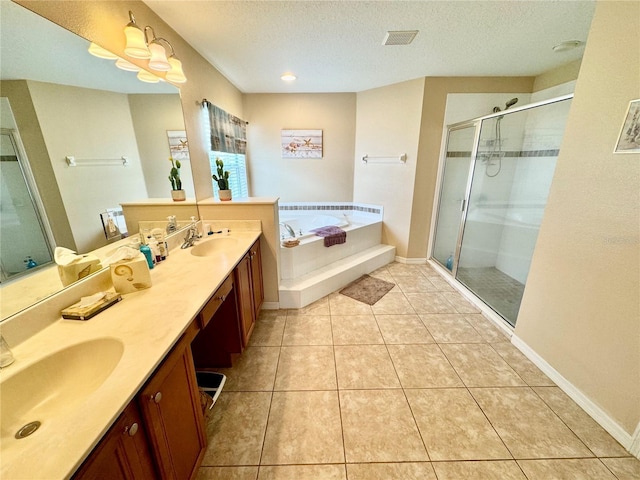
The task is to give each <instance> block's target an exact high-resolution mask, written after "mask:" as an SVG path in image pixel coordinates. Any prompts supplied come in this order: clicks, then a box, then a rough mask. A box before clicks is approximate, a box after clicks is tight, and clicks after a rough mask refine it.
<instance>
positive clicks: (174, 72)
mask: <svg viewBox="0 0 640 480" xmlns="http://www.w3.org/2000/svg"><path fill="white" fill-rule="evenodd" d="M169 65H171V70H170V71H169V72H167V74H166V75H165V77H164V78H165V79H167V80H168V81H170V82H173V83H185V82H186V81H187V77H185V75H184V71H183V70H182V62H181V61H180V60H178V59H177V58H176V57H174V56H173V55H172V56H170V57H169Z"/></svg>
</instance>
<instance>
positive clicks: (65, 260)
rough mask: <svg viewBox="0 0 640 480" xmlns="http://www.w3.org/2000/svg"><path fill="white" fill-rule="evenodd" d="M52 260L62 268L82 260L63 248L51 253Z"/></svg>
mask: <svg viewBox="0 0 640 480" xmlns="http://www.w3.org/2000/svg"><path fill="white" fill-rule="evenodd" d="M53 259H54V260H55V262H56V263H57V264H58V265H60V266H62V267H64V266H66V265H69V264H71V263H74V262H77V261H78V260H81V259H82V255H77V254H76V252H74V251H73V250H70V249H68V248H64V247H56V249H55V251H54V252H53Z"/></svg>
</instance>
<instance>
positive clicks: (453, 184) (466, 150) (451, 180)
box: [432, 123, 476, 270]
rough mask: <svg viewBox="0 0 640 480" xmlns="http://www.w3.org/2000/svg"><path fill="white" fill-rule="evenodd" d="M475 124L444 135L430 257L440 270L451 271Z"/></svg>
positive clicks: (457, 128)
mask: <svg viewBox="0 0 640 480" xmlns="http://www.w3.org/2000/svg"><path fill="white" fill-rule="evenodd" d="M475 131H476V124H475V123H468V124H466V125H461V126H457V127H453V128H452V129H451V130H449V135H448V136H447V149H446V155H445V160H444V170H443V174H442V188H441V190H440V192H441V193H440V202H439V207H438V217H437V220H436V233H435V237H434V240H433V248H432V256H433V258H434V259H435V260H437V261H438V262H439V263H440V264H441V265H442V266H443V267H446V268H448V269H449V270H453V263H454V258H455V252H456V246H457V244H458V234H459V232H460V221H461V219H462V211H463V207H464V198H465V195H466V190H467V183H468V178H469V168H470V167H471V158H472V153H473V146H474V144H475V141H474V140H475Z"/></svg>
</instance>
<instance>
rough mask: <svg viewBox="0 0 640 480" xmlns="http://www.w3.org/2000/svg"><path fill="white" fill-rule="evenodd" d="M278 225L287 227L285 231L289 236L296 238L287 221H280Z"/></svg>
mask: <svg viewBox="0 0 640 480" xmlns="http://www.w3.org/2000/svg"><path fill="white" fill-rule="evenodd" d="M280 225H282V226H283V227H284V228H286V229H287V232H288V233H289V235H290V236H291V238H296V232H294V231H293V228H291V225H289V224H288V223H283V222H280Z"/></svg>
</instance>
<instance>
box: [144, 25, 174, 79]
mask: <svg viewBox="0 0 640 480" xmlns="http://www.w3.org/2000/svg"><path fill="white" fill-rule="evenodd" d="M147 32H151V41H150V42H149V51H151V58H150V59H149V68H150V69H152V70H155V71H157V72H168V71H169V70H171V65H169V61H168V60H167V51H166V50H165V49H164V47H163V46H162V45H161V44H160V40H162V41H164V42H166V43H167V44H169V42H167V41H166V40H165V39H164V38H156V32H154V31H153V28H152V27H144V34H145V36H146V35H147ZM169 46H171V45H170V44H169ZM172 50H173V47H172Z"/></svg>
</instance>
